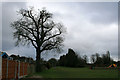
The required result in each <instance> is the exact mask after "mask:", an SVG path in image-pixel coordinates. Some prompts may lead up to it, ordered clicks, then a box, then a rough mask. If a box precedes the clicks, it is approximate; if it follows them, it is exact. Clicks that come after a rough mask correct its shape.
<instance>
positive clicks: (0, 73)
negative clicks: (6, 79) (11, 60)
mask: <svg viewBox="0 0 120 80" xmlns="http://www.w3.org/2000/svg"><path fill="white" fill-rule="evenodd" d="M1 79H2V56H1V52H0V80H1Z"/></svg>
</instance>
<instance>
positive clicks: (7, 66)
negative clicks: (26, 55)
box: [2, 59, 35, 79]
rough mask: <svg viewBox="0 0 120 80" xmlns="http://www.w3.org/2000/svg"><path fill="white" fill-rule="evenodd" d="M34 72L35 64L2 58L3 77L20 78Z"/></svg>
mask: <svg viewBox="0 0 120 80" xmlns="http://www.w3.org/2000/svg"><path fill="white" fill-rule="evenodd" d="M34 72H35V67H34V64H29V63H26V62H20V61H15V60H7V59H2V79H18V78H21V77H24V76H26V75H28V74H30V73H34Z"/></svg>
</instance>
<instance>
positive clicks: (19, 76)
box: [18, 61, 20, 79]
mask: <svg viewBox="0 0 120 80" xmlns="http://www.w3.org/2000/svg"><path fill="white" fill-rule="evenodd" d="M19 77H20V61H18V79H19Z"/></svg>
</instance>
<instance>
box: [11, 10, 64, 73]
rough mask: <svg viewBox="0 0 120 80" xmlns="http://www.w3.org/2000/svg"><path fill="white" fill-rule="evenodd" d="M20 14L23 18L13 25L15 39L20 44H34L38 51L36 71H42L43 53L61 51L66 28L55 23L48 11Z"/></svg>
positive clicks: (28, 11)
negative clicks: (41, 60) (54, 50)
mask: <svg viewBox="0 0 120 80" xmlns="http://www.w3.org/2000/svg"><path fill="white" fill-rule="evenodd" d="M18 13H19V14H20V15H21V17H20V18H19V19H18V20H17V21H14V22H13V23H11V27H12V28H13V29H14V33H13V35H14V38H15V39H17V41H16V46H18V45H19V44H22V45H29V44H32V45H33V46H34V48H35V49H36V71H37V72H39V71H40V59H41V53H42V52H43V51H47V50H53V49H56V50H60V48H61V46H62V45H63V44H62V43H63V41H64V36H63V33H64V32H65V28H64V26H63V25H62V24H61V23H55V22H54V21H53V18H52V16H53V14H52V13H49V12H48V11H47V10H46V9H42V10H38V12H36V11H35V10H34V8H30V9H20V10H19V11H18Z"/></svg>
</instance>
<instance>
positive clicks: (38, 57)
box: [36, 48, 41, 72]
mask: <svg viewBox="0 0 120 80" xmlns="http://www.w3.org/2000/svg"><path fill="white" fill-rule="evenodd" d="M40 60H41V52H40V49H39V48H37V49H36V72H40V71H41V64H40Z"/></svg>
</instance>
